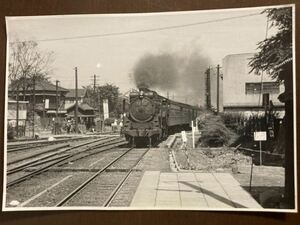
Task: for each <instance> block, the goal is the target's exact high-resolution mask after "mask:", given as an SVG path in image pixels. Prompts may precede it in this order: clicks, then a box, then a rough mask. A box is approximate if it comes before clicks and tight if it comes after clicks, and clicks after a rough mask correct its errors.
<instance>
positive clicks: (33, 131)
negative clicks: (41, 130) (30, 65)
mask: <svg viewBox="0 0 300 225" xmlns="http://www.w3.org/2000/svg"><path fill="white" fill-rule="evenodd" d="M32 90H33V103H32V111H33V112H32V137H33V138H34V135H35V130H34V126H35V121H34V111H35V75H34V76H33V88H32Z"/></svg>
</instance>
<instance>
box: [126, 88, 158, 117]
mask: <svg viewBox="0 0 300 225" xmlns="http://www.w3.org/2000/svg"><path fill="white" fill-rule="evenodd" d="M154 112H155V107H154V105H153V102H152V100H151V99H150V98H149V97H146V96H144V93H143V92H141V91H140V95H139V97H138V98H135V99H134V100H133V101H132V102H131V104H130V109H129V113H130V116H131V118H132V119H133V120H135V121H137V122H148V121H150V120H151V119H152V118H153V116H154Z"/></svg>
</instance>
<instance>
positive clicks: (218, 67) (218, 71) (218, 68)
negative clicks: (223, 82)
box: [217, 64, 220, 114]
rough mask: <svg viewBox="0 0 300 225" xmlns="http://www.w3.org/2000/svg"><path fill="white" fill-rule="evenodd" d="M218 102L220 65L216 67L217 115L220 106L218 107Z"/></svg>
mask: <svg viewBox="0 0 300 225" xmlns="http://www.w3.org/2000/svg"><path fill="white" fill-rule="evenodd" d="M219 101H220V65H219V64H218V65H217V114H218V113H219V111H220V108H219V107H220V105H219Z"/></svg>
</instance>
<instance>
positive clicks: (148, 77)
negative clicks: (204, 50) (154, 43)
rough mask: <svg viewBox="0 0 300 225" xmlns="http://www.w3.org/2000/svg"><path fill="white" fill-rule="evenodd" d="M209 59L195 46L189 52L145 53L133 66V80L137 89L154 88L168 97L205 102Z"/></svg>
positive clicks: (202, 103)
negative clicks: (206, 73)
mask: <svg viewBox="0 0 300 225" xmlns="http://www.w3.org/2000/svg"><path fill="white" fill-rule="evenodd" d="M209 65H210V60H209V58H207V57H205V56H203V55H201V54H200V50H199V49H198V48H195V49H194V50H193V51H191V52H190V53H188V54H187V53H186V52H185V54H180V53H172V54H171V53H163V54H156V55H155V54H147V55H145V56H143V57H142V58H141V59H140V60H139V61H138V62H137V64H136V66H135V68H134V74H133V75H134V81H135V84H136V86H137V87H138V88H143V87H145V88H150V89H157V90H159V91H161V92H162V94H163V95H165V93H166V91H167V92H168V93H169V94H170V98H172V97H173V96H174V100H176V101H180V102H187V103H190V104H197V105H205V99H206V90H205V82H206V75H205V71H206V69H207V68H208V67H209Z"/></svg>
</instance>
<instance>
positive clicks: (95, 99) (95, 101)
mask: <svg viewBox="0 0 300 225" xmlns="http://www.w3.org/2000/svg"><path fill="white" fill-rule="evenodd" d="M96 106H97V95H96V74H94V94H93V107H94V108H96Z"/></svg>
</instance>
